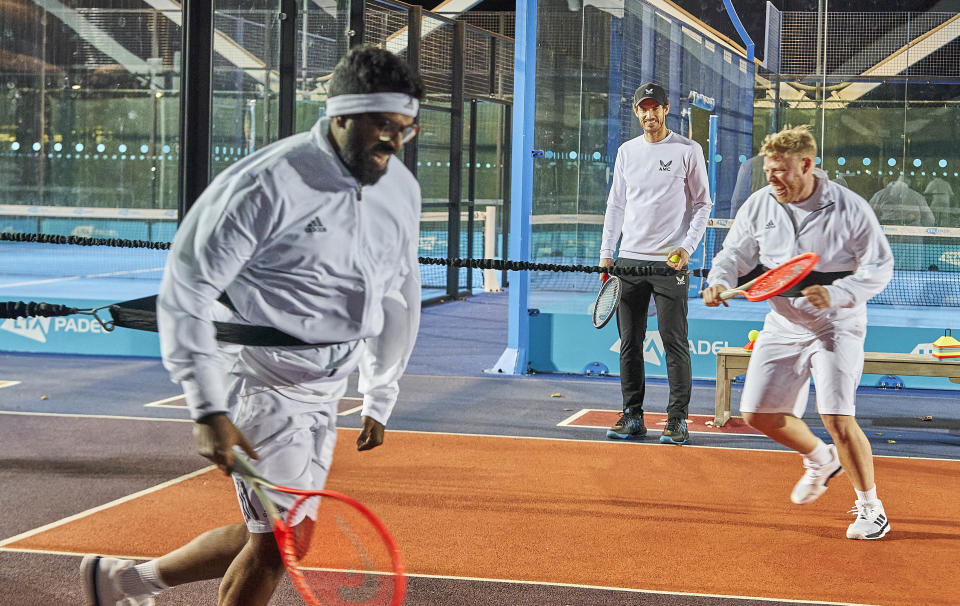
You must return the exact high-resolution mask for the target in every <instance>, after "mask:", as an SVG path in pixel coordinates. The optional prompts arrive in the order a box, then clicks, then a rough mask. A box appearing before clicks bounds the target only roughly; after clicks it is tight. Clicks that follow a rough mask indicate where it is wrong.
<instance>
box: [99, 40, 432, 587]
mask: <svg viewBox="0 0 960 606" xmlns="http://www.w3.org/2000/svg"><path fill="white" fill-rule="evenodd" d="M328 93H329V99H328V100H327V104H326V116H325V117H322V118H321V119H320V120H319V121H318V122H317V123H316V125H314V127H313V128H312V129H311V130H310V131H309V132H305V133H300V134H297V135H294V136H292V137H288V138H285V139H283V140H281V141H277V142H276V143H273V144H272V145H269V146H267V147H265V148H264V149H262V150H260V151H258V152H257V153H255V154H252V155H250V156H249V157H247V158H245V159H244V160H242V161H240V162H238V163H236V164H234V165H233V166H231V167H229V168H228V169H227V170H225V171H224V172H222V173H220V175H218V176H217V178H216V179H214V181H213V183H211V184H210V186H209V187H208V188H207V190H206V191H205V192H204V193H203V195H202V196H200V198H199V199H198V200H197V202H196V204H195V205H194V206H193V208H191V210H190V212H189V213H187V215H186V217H185V218H184V221H183V223H182V224H181V225H180V228H179V230H178V231H177V234H176V237H175V238H174V243H173V247H172V249H171V251H170V255H169V258H168V261H167V267H166V270H165V273H164V278H163V283H162V286H161V290H160V294H159V296H158V299H157V316H158V324H159V329H160V341H161V350H162V355H163V363H164V365H165V366H166V368H167V369H168V370H169V371H170V374H171V378H172V380H173V381H174V382H176V383H179V384H180V386H181V388H182V389H183V393H184V395H185V398H186V402H187V407H188V408H189V411H190V416H191V417H192V418H193V420H194V421H195V424H194V438H195V440H196V443H197V447H198V449H199V451H200V454H201V455H203V456H204V457H206V458H208V459H210V460H211V461H213V462H214V463H215V464H216V465H217V466H218V467H219V468H220V469H221V470H222V471H224V472H225V473H228V474H229V473H231V472H232V470H233V465H234V447H237V448H239V449H241V450H242V451H244V452H245V453H246V455H247V456H248V457H249V458H251V459H254V461H253V463H254V466H255V467H256V468H257V470H258V471H259V472H260V473H261V474H262V475H263V476H265V477H267V478H269V479H270V480H271V481H272V482H274V483H276V484H283V485H288V486H293V487H297V488H304V489H319V488H323V486H324V484H325V482H326V479H327V473H328V471H329V469H330V464H331V459H332V456H333V449H334V443H335V441H336V419H337V404H338V402H339V400H340V399H341V397H342V396H343V395H344V393H345V392H346V389H347V377H348V376H349V375H350V374H351V373H352V372H353V371H354V370H356V369H358V368H359V371H360V379H359V390H360V391H361V392H362V393H363V407H362V411H361V419H362V428H361V431H360V434H359V437H358V438H357V449H358V450H361V451H362V450H369V449H371V448H375V447H377V446H379V445H380V444H381V443H382V442H383V439H384V429H385V426H386V423H387V420H388V418H389V417H390V413H391V411H392V410H393V407H394V405H395V404H396V401H397V396H398V393H399V389H398V381H399V379H400V377H401V375H402V374H403V371H404V369H405V368H406V365H407V360H408V359H409V356H410V352H411V351H412V349H413V344H414V341H415V339H416V335H417V328H418V325H419V319H420V272H419V265H418V261H417V244H418V239H419V219H420V201H421V198H420V187H419V185H418V183H417V180H416V178H415V177H414V176H413V175H412V174H411V173H410V172H409V171H408V170H407V169H406V167H405V166H404V165H403V163H402V162H401V161H400V160H399V159H397V158H396V157H395V154H396V153H397V152H398V151H400V149H401V148H402V147H403V144H404V143H406V142H407V141H409V140H410V139H412V138H413V137H414V136H416V134H417V126H416V124H414V120H415V118H416V116H417V111H418V109H419V101H420V99H422V98H423V96H424V88H423V83H422V81H421V79H420V76H419V75H418V74H416V73H415V72H414V71H412V70H411V69H410V67H409V66H408V65H407V64H406V63H404V62H403V61H402V60H400V59H399V58H398V57H396V56H395V55H393V54H391V53H389V52H387V51H385V50H382V49H378V48H375V47H369V46H363V47H358V48H355V49H352V50H351V51H349V52H348V53H347V55H346V56H345V57H344V58H343V59H342V60H341V61H340V62H339V63H338V64H337V66H336V68H335V69H334V72H333V76H332V78H331V80H330V85H329V88H328ZM215 322H227V323H232V324H241V325H249V326H251V327H252V328H251V332H254V331H253V327H255V328H256V329H257V330H256V331H255V332H256V334H257V335H258V338H259V339H260V340H259V341H257V340H254V341H252V342H254V343H255V344H254V345H228V344H225V343H221V342H218V341H217V332H216V331H217V328H216V326H215V324H214V323H215ZM264 335H265V336H264ZM234 483H235V484H236V489H237V496H238V499H239V501H240V508H241V511H242V513H243V516H244V520H245V524H233V525H230V526H225V527H222V528H218V529H216V530H212V531H209V532H206V533H204V534H202V535H200V536H199V537H197V538H196V539H194V540H193V541H192V542H190V543H189V544H187V545H185V546H183V547H181V548H179V549H177V550H175V551H173V552H171V553H169V554H167V555H165V556H162V557H160V558H157V559H155V560H151V561H149V562H145V563H142V564H139V565H136V566H135V565H134V562H132V561H130V560H121V559H115V558H104V557H100V556H95V555H89V556H87V557H85V558H84V560H83V564H82V570H83V573H84V579H85V583H86V590H87V594H88V598H89V600H90V602H91V604H93V605H94V606H108V605H109V606H114V605H117V606H120V605H122V606H144V605H150V604H153V603H154V600H153V597H152V596H153V595H155V594H156V593H158V592H160V591H161V590H163V589H166V588H167V587H170V586H174V585H180V584H183V583H188V582H193V581H200V580H204V579H213V578H220V577H223V581H222V582H221V585H220V592H219V601H218V604H219V606H233V605H237V604H241V603H242V604H244V605H265V604H267V603H268V602H269V601H270V597H271V595H272V594H273V592H274V588H275V586H276V584H277V582H278V580H279V579H280V578H281V576H282V573H283V564H282V562H281V559H280V554H279V550H278V549H277V546H276V542H275V541H274V539H273V536H272V534H271V528H270V522H269V520H268V519H267V517H266V515H265V514H264V511H263V507H262V505H261V504H260V502H259V501H258V499H257V497H256V495H255V494H254V493H253V491H252V490H251V489H250V487H249V486H247V485H246V484H245V483H244V481H243V480H241V479H240V478H239V477H234ZM292 501H293V499H291V503H288V504H284V503H282V502H281V503H280V504H281V505H286V506H289V505H291V504H292ZM314 514H315V512H308V513H305V515H306V516H310V517H313V515H314ZM303 523H309V521H305V522H303Z"/></svg>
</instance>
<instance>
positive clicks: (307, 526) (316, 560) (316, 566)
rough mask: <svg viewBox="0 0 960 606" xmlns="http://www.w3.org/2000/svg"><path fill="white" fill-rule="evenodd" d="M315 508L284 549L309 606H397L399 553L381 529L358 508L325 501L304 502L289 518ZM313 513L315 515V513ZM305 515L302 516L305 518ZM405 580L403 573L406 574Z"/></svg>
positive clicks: (295, 582)
mask: <svg viewBox="0 0 960 606" xmlns="http://www.w3.org/2000/svg"><path fill="white" fill-rule="evenodd" d="M311 505H313V507H315V508H316V521H311V519H310V517H307V518H306V519H305V520H304V521H303V522H301V523H300V524H297V525H296V526H294V527H293V528H290V531H289V532H288V534H287V536H286V538H285V540H284V543H283V547H282V549H281V551H282V554H283V558H284V562H285V564H286V565H287V569H288V573H289V577H290V581H291V583H292V584H293V586H294V588H295V589H296V590H297V592H298V593H299V594H300V595H301V596H303V598H304V602H305V603H306V604H307V605H308V606H314V605H315V604H317V605H319V604H323V605H324V606H347V605H348V604H349V605H354V606H356V605H366V606H396V605H397V604H400V603H401V602H402V597H403V594H404V593H405V581H404V580H403V577H402V576H401V575H398V574H397V572H398V570H400V571H402V562H401V563H400V566H399V569H398V567H397V563H396V562H395V561H394V560H393V558H394V551H393V549H394V548H393V547H391V545H388V544H387V543H385V541H384V539H383V537H382V535H381V534H380V529H378V527H377V526H375V525H374V524H373V523H372V522H371V521H370V520H368V519H367V518H366V517H365V516H364V515H363V514H362V513H361V512H360V511H358V510H357V509H356V508H355V507H353V506H351V505H349V504H345V503H344V502H342V501H340V500H338V499H335V498H332V497H328V496H324V497H323V498H322V499H319V503H318V499H317V497H300V498H298V499H297V501H296V502H295V503H294V505H293V507H291V509H290V511H289V512H288V513H287V519H288V520H290V521H293V520H294V519H295V518H296V516H298V513H299V512H300V510H301V509H302V508H305V507H306V508H307V510H308V511H310V509H311ZM311 513H312V512H311ZM300 515H302V513H301V514H300ZM401 574H402V573H401Z"/></svg>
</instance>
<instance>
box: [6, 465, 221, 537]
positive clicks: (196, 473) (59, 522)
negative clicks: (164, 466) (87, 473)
mask: <svg viewBox="0 0 960 606" xmlns="http://www.w3.org/2000/svg"><path fill="white" fill-rule="evenodd" d="M216 468H217V466H216V465H207V466H206V467H204V468H202V469H198V470H196V471H192V472H190V473H187V474H184V475H182V476H179V477H176V478H174V479H172V480H167V481H166V482H161V483H159V484H157V485H156V486H151V487H150V488H145V489H143V490H138V491H137V492H134V493H132V494H128V495H126V496H124V497H120V498H119V499H114V500H113V501H110V502H108V503H104V504H103V505H97V506H96V507H92V508H90V509H87V510H85V511H81V512H80V513H75V514H73V515H70V516H67V517H65V518H61V519H59V520H56V521H54V522H50V523H49V524H44V525H43V526H38V527H37V528H34V529H32V530H28V531H26V532H22V533H20V534H18V535H15V536H12V537H8V538H6V539H3V540H0V550H3V551H9V550H7V549H4V548H5V547H6V546H7V545H9V544H11V543H16V542H17V541H22V540H24V539H29V538H30V537H32V536H36V535H38V534H40V533H42V532H47V531H48V530H53V529H54V528H58V527H60V526H63V525H65V524H69V523H71V522H75V521H77V520H82V519H83V518H86V517H89V516H91V515H93V514H95V513H99V512H101V511H106V510H107V509H110V508H112V507H116V506H117V505H122V504H123V503H127V502H129V501H133V500H135V499H139V498H140V497H143V496H146V495H148V494H151V493H154V492H158V491H160V490H163V489H165V488H169V487H171V486H173V485H174V484H179V483H180V482H184V481H186V480H189V479H191V478H195V477H197V476H200V475H203V474H205V473H207V472H209V471H213V470H214V469H216Z"/></svg>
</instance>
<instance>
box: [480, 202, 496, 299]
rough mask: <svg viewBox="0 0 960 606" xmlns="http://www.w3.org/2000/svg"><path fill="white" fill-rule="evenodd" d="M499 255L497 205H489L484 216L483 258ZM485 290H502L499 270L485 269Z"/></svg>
mask: <svg viewBox="0 0 960 606" xmlns="http://www.w3.org/2000/svg"><path fill="white" fill-rule="evenodd" d="M496 256H497V207H496V206H493V205H490V206H487V208H486V211H485V212H484V218H483V258H484V259H493V258H494V257H496ZM483 292H500V280H499V279H497V270H495V269H485V270H483Z"/></svg>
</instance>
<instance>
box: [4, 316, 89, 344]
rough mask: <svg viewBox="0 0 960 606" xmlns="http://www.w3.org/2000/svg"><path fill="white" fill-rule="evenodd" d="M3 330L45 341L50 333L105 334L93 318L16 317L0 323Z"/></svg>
mask: <svg viewBox="0 0 960 606" xmlns="http://www.w3.org/2000/svg"><path fill="white" fill-rule="evenodd" d="M0 330H4V331H6V332H9V333H13V334H15V335H19V336H21V337H23V338H25V339H30V340H31V341H36V342H37V343H46V342H47V337H49V336H51V333H53V334H56V333H78V334H90V333H93V334H98V335H102V334H106V330H104V328H103V326H101V325H100V323H99V322H97V321H96V320H94V319H93V318H67V317H59V318H17V319H16V320H13V319H8V320H4V321H3V323H0Z"/></svg>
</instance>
